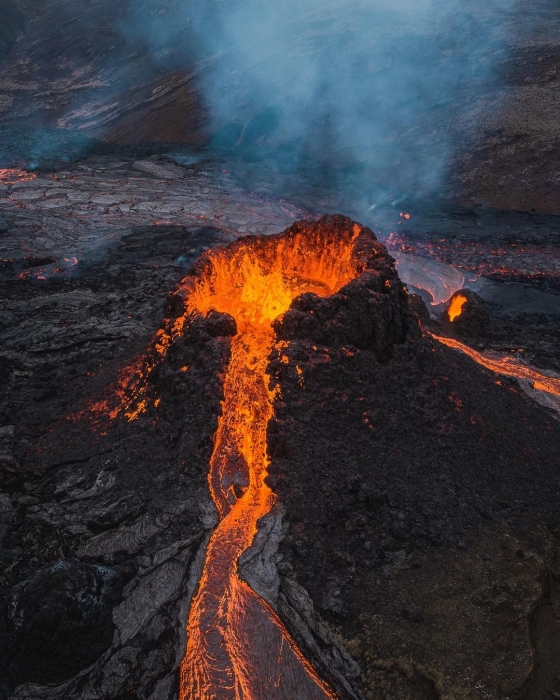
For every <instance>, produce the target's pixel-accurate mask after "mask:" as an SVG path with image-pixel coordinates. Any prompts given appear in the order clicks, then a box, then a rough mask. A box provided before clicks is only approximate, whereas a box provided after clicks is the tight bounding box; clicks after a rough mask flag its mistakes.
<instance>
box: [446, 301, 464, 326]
mask: <svg viewBox="0 0 560 700" xmlns="http://www.w3.org/2000/svg"><path fill="white" fill-rule="evenodd" d="M467 301H468V299H467V297H466V296H465V295H464V294H456V295H455V296H454V297H453V298H452V299H451V303H450V304H449V308H448V309H447V315H448V316H449V320H450V321H454V320H455V319H456V318H458V317H459V316H460V315H461V314H462V313H463V306H464V305H465V304H466V303H467Z"/></svg>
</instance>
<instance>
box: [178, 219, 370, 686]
mask: <svg viewBox="0 0 560 700" xmlns="http://www.w3.org/2000/svg"><path fill="white" fill-rule="evenodd" d="M360 234H361V227H360V226H358V225H357V224H356V225H354V226H353V228H351V229H347V230H345V231H343V235H341V236H339V237H334V236H332V234H331V235H330V236H329V235H326V236H321V235H320V234H319V235H318V236H317V235H316V236H315V237H310V238H308V237H307V236H306V232H305V231H302V232H301V233H299V234H298V233H296V234H295V235H291V236H287V237H271V238H269V239H267V240H265V241H262V245H260V246H255V245H253V246H251V245H250V244H249V243H250V242H249V241H247V242H245V241H242V242H240V243H239V244H238V245H237V246H236V247H235V248H233V249H229V250H225V251H216V252H215V253H212V254H209V255H208V256H207V258H206V260H205V261H204V263H203V273H202V275H201V277H200V278H199V279H197V280H196V282H195V283H194V284H186V285H185V287H186V289H187V295H188V296H187V298H186V305H187V310H188V313H190V314H196V313H202V314H207V313H208V312H210V311H218V312H225V313H228V314H230V315H231V316H232V317H233V318H234V319H235V322H236V324H237V331H238V333H237V335H236V336H235V338H234V340H233V343H232V347H231V360H230V364H229V368H228V372H227V376H226V378H225V386H224V395H225V399H224V402H223V413H222V417H221V419H220V423H219V428H218V432H217V434H216V437H215V443H214V452H213V455H212V459H211V463H210V474H209V484H210V490H211V493H212V498H213V500H214V503H215V504H216V507H217V509H218V514H219V517H220V523H219V525H218V527H217V529H216V531H215V532H214V534H213V536H212V538H211V540H210V543H209V545H208V549H207V552H206V562H205V566H204V570H203V573H202V578H201V581H200V585H199V590H198V593H197V595H196V597H195V599H194V601H193V604H192V608H191V612H190V616H189V621H188V630H187V633H188V644H187V650H186V655H185V659H184V661H183V664H182V666H181V693H180V697H181V698H182V699H184V700H187V699H191V698H192V699H193V700H194V699H195V698H197V699H201V700H202V699H206V698H208V700H209V699H210V698H219V699H220V700H221V699H222V698H223V699H224V700H225V699H226V698H246V699H247V700H249V699H254V700H257V699H259V698H264V697H267V698H270V699H271V700H272V699H273V698H288V697H296V694H299V695H298V697H303V696H305V697H306V698H310V700H311V699H313V698H317V699H318V698H334V697H335V696H334V694H333V693H332V692H331V691H330V690H329V689H328V688H327V687H326V686H325V685H324V683H323V682H322V681H321V680H320V679H319V678H318V677H317V675H316V674H315V672H314V671H313V669H312V668H311V667H310V666H309V664H308V663H307V662H306V661H305V660H304V658H303V657H302V655H301V653H300V652H299V651H298V649H297V648H296V647H295V645H294V642H293V641H292V640H291V638H290V636H289V635H288V633H287V632H286V631H285V629H284V628H283V625H282V623H281V622H280V620H279V618H278V617H277V615H276V614H275V613H274V611H273V610H272V609H271V608H270V606H268V605H267V604H266V603H265V602H264V601H263V600H261V599H260V598H259V597H258V596H257V595H256V594H255V593H254V592H253V591H252V590H251V588H250V587H249V586H248V585H247V584H246V583H245V582H243V581H241V580H240V578H239V576H238V572H237V561H238V559H239V557H240V555H241V554H242V553H243V552H244V551H245V549H247V547H249V546H250V545H251V542H252V540H253V538H254V536H255V534H256V532H257V527H258V520H259V518H261V517H262V516H263V515H265V514H266V513H268V512H269V511H270V509H271V507H272V505H273V503H274V500H275V497H274V494H273V492H272V491H271V489H270V488H269V487H268V486H267V485H266V483H265V478H266V475H267V465H268V457H267V448H266V444H267V441H266V432H267V425H268V421H269V419H270V418H271V417H272V414H273V400H274V392H273V391H271V390H270V388H269V380H270V378H269V376H268V374H267V364H268V356H269V354H270V352H271V350H272V348H273V345H274V343H275V334H274V330H273V328H272V322H273V321H274V320H275V319H277V318H278V317H279V316H280V315H281V314H282V313H284V312H285V311H287V310H288V308H289V306H290V304H291V302H292V301H293V300H294V299H295V297H297V296H299V295H300V294H303V293H309V292H312V293H315V294H317V295H319V296H328V295H331V294H333V293H335V292H337V291H338V290H339V289H340V288H341V287H343V286H344V285H345V284H346V283H348V282H350V280H352V279H353V278H354V277H356V276H357V274H358V270H357V267H358V265H357V260H356V258H355V255H354V249H355V245H356V242H357V240H358V238H359V237H360Z"/></svg>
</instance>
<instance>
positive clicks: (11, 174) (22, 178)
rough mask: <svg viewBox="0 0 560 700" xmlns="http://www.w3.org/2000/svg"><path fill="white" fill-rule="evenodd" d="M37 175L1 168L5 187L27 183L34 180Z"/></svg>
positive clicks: (0, 179) (0, 176)
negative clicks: (17, 183)
mask: <svg viewBox="0 0 560 700" xmlns="http://www.w3.org/2000/svg"><path fill="white" fill-rule="evenodd" d="M36 177H37V175H34V174H33V173H28V172H27V171H26V170H20V169H19V168H0V182H2V183H4V185H15V184H16V182H27V181H29V180H34V179H35V178H36Z"/></svg>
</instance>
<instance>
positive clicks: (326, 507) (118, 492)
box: [0, 166, 560, 700]
mask: <svg viewBox="0 0 560 700" xmlns="http://www.w3.org/2000/svg"><path fill="white" fill-rule="evenodd" d="M121 167H122V166H121ZM261 201H262V200H261ZM234 206H236V205H234ZM252 206H255V205H254V204H253V205H252ZM267 209H268V207H266V206H265V211H266V210H267ZM226 214H227V209H226ZM123 221H124V219H123ZM355 226H358V229H360V230H361V225H359V224H355V223H354V222H352V221H350V220H348V219H345V218H344V217H331V218H326V219H321V220H320V221H318V222H316V223H305V222H304V223H302V224H296V225H295V226H294V227H293V230H294V231H302V232H303V235H307V236H308V237H309V238H310V240H313V241H314V245H317V246H319V245H320V241H321V235H323V234H321V231H323V232H330V233H329V235H331V236H335V237H336V235H338V232H343V231H345V230H350V231H353V230H354V229H353V227H355ZM298 227H299V228H298ZM306 232H308V233H306ZM313 232H315V233H313ZM368 235H370V234H368ZM371 235H373V234H371ZM231 238H232V235H231V232H230V230H229V227H228V228H226V229H223V228H220V227H219V226H209V225H207V224H206V222H205V225H203V226H200V225H197V226H188V225H186V226H182V227H179V226H177V225H173V224H166V225H164V226H162V225H160V224H152V225H151V226H150V225H148V224H146V225H145V226H143V227H142V226H140V225H139V223H138V222H136V221H135V222H134V227H133V228H132V230H130V229H129V230H126V229H125V230H123V229H121V230H120V231H119V233H118V234H116V235H115V236H114V237H112V238H111V241H110V244H109V245H108V247H107V248H106V249H104V250H102V251H96V252H94V253H91V252H87V251H86V254H85V255H84V256H83V259H82V260H80V262H79V263H78V264H77V265H76V266H75V267H76V269H75V270H74V269H73V270H69V271H67V270H64V271H63V272H62V273H61V274H57V273H55V272H53V271H50V272H49V274H47V275H45V277H46V279H41V278H40V277H39V278H38V277H37V276H34V275H21V270H20V269H19V268H18V269H15V268H14V267H13V263H11V265H12V267H11V268H10V269H7V268H6V270H7V272H6V274H5V278H4V280H2V281H1V282H0V284H1V285H2V291H3V296H4V299H5V300H6V303H5V307H4V309H3V311H2V313H3V314H4V316H3V323H4V326H3V330H2V341H3V345H4V347H3V350H2V359H3V364H2V376H3V378H4V381H3V394H2V404H1V406H2V425H3V426H4V427H3V428H1V433H0V437H1V440H2V443H1V445H2V460H1V462H0V465H1V467H0V468H1V476H2V489H1V490H2V501H1V510H2V516H1V530H0V533H1V534H0V536H1V538H2V541H1V549H0V555H1V557H2V561H3V563H4V564H5V566H4V567H3V569H2V573H1V575H0V576H1V578H0V582H1V589H0V592H1V596H2V606H3V610H4V613H3V615H2V617H1V618H0V651H1V653H0V659H1V662H0V663H1V667H0V671H1V673H0V676H1V678H2V685H1V686H0V688H1V692H2V693H3V696H4V697H6V698H11V697H13V698H76V699H77V698H99V699H100V700H101V698H115V700H116V699H117V698H136V697H137V698H166V699H167V700H171V698H175V697H177V694H178V682H179V673H178V668H179V665H180V664H181V662H182V660H183V657H184V654H185V644H186V638H185V626H186V622H187V618H188V613H189V607H190V601H191V600H192V598H193V595H194V594H195V592H196V590H197V585H198V581H199V578H200V575H201V571H202V567H203V563H204V555H205V551H206V546H207V544H208V542H209V539H210V537H211V535H212V532H214V529H215V527H216V524H217V514H216V510H215V506H214V505H213V503H212V498H211V495H210V492H209V489H208V481H207V477H208V465H209V463H210V460H211V457H212V453H213V449H214V447H213V446H214V439H215V435H216V431H217V429H218V425H219V420H220V415H222V414H223V410H224V409H223V407H222V406H221V402H222V401H223V400H224V379H225V377H226V374H227V371H228V366H229V363H230V361H231V348H232V340H233V338H234V337H235V335H236V332H237V326H236V324H235V323H234V322H233V320H232V319H231V317H230V316H227V315H224V314H220V313H214V312H211V313H210V314H209V315H208V316H207V317H206V318H205V317H204V316H197V317H196V318H193V319H192V321H191V322H189V324H188V328H187V329H186V330H185V331H184V332H183V331H181V332H180V333H175V334H174V335H173V333H171V334H170V329H173V328H178V326H177V325H176V321H175V320H174V319H177V318H179V317H180V315H181V313H182V311H181V309H182V308H183V307H182V305H183V303H184V297H183V296H182V294H181V291H180V290H181V289H182V286H183V285H182V284H181V285H179V282H180V280H181V279H183V278H184V279H187V280H188V279H190V278H191V277H192V275H197V274H200V273H199V272H197V270H200V263H197V264H196V265H195V266H194V267H192V268H191V269H190V271H188V272H187V277H186V278H185V271H186V270H187V268H188V265H189V262H190V261H192V260H195V259H196V258H197V257H198V256H199V255H200V253H201V252H202V251H203V250H205V249H208V248H210V249H211V248H212V247H213V246H217V248H216V251H219V250H223V246H224V245H225V244H227V243H228V240H231ZM8 240H9V239H8ZM63 240H64V239H63ZM244 241H247V243H244ZM258 241H259V239H258V238H252V239H251V238H248V239H242V240H239V241H238V242H237V243H235V244H234V245H235V246H244V245H246V246H247V248H248V250H251V249H252V248H251V246H253V247H255V250H257V249H258ZM64 245H66V244H63V246H61V247H60V248H59V249H58V251H55V254H54V255H53V256H52V257H53V259H59V258H60V257H61V254H62V253H63V252H64V251H65V250H66V249H65V248H64ZM375 245H376V246H378V250H379V254H378V260H377V262H375V264H374V265H373V270H374V277H372V280H378V281H371V282H365V281H364V280H363V279H362V278H361V277H359V278H358V279H356V280H355V281H354V282H351V283H350V284H349V285H347V286H345V287H344V288H343V290H340V291H339V292H338V293H335V294H334V295H331V296H328V297H327V298H321V297H320V296H316V295H315V294H303V295H301V296H299V297H298V298H297V299H296V300H295V301H294V302H293V303H292V304H291V306H290V309H289V310H288V311H287V312H286V313H285V314H284V315H282V316H281V317H280V318H279V319H277V320H276V321H274V323H273V330H274V334H275V338H276V344H275V347H274V348H273V349H272V351H271V353H270V356H269V363H268V368H267V373H268V375H269V376H270V382H271V383H270V387H271V390H272V391H273V394H274V401H273V417H272V419H271V420H270V422H269V424H268V429H267V453H268V457H269V460H270V463H269V465H268V473H269V476H268V478H267V479H266V483H267V484H268V486H269V487H270V488H271V489H272V491H273V492H274V493H275V494H276V495H277V501H276V502H275V505H274V507H273V508H272V510H271V511H270V513H269V514H268V515H265V517H264V518H262V519H261V521H260V523H259V531H258V534H257V536H256V539H255V540H254V543H253V545H252V547H251V548H250V549H249V550H247V552H245V553H244V555H243V556H242V557H241V559H240V561H239V566H238V568H239V575H240V577H241V579H242V580H243V581H245V582H247V583H248V584H249V586H250V587H251V588H252V589H253V590H254V591H256V592H257V594H258V596H260V597H261V598H262V599H263V600H264V601H266V602H267V604H268V605H270V606H271V607H272V609H273V610H275V611H276V614H277V615H278V616H279V619H280V620H281V623H282V625H283V626H284V627H285V629H286V630H287V633H288V634H289V635H290V636H291V638H292V639H293V640H294V643H295V644H296V645H297V648H298V649H299V650H300V652H301V653H302V654H303V655H304V656H305V657H306V659H307V662H310V663H311V664H312V666H313V667H314V669H315V672H316V673H317V674H319V677H320V678H322V679H323V681H325V682H326V683H328V684H329V686H330V687H331V688H332V692H334V693H335V694H339V695H340V697H342V698H346V697H348V698H351V697H352V698H362V697H366V698H368V699H369V698H377V697H384V698H386V697H394V698H403V700H404V699H405V698H418V699H420V698H432V697H434V698H435V697H448V698H449V697H456V698H461V697H473V698H475V697H491V698H497V697H500V698H501V697H504V698H505V697H511V698H541V697H543V698H544V697H548V696H549V694H550V693H551V692H556V687H557V685H558V677H557V668H558V658H559V657H558V650H559V645H560V629H559V626H558V622H557V615H558V605H559V599H560V598H559V596H560V590H559V587H558V580H559V579H558V576H559V573H560V572H559V569H558V536H559V526H560V523H559V521H558V508H557V496H558V492H559V486H560V484H559V480H560V474H559V472H558V463H559V459H560V431H559V430H558V413H557V412H556V411H555V410H553V406H552V405H549V406H548V407H546V406H542V405H540V404H539V403H538V402H537V401H535V400H534V398H535V397H534V396H533V394H537V393H542V392H535V391H533V394H531V390H530V389H529V390H527V387H526V386H524V385H523V386H522V385H520V384H519V383H517V382H516V381H515V380H514V379H512V378H508V377H504V376H501V375H497V374H496V373H494V372H491V371H489V370H487V369H485V368H484V367H481V366H480V365H478V364H476V363H475V362H473V361H472V360H471V359H469V358H468V357H466V356H465V355H464V354H462V353H459V352H457V351H456V350H453V349H451V348H448V347H445V346H444V345H442V344H441V343H439V342H437V340H435V339H433V338H432V337H431V336H430V334H431V333H433V334H435V335H441V336H448V337H452V338H457V339H458V340H461V341H462V342H464V343H467V344H468V345H469V346H470V347H473V348H478V349H479V350H484V349H487V350H491V349H492V348H494V349H496V350H499V351H501V352H504V350H506V347H507V345H508V342H509V347H510V348H511V349H513V348H517V346H518V345H519V341H520V339H523V338H525V339H529V338H531V339H533V340H534V338H533V335H534V333H535V331H536V330H537V329H538V332H540V333H541V341H542V345H541V346H538V343H536V341H534V342H535V344H534V346H531V345H530V344H529V343H527V344H526V347H527V351H526V355H528V356H529V357H530V359H531V361H532V362H533V363H534V364H535V366H537V367H539V369H540V370H543V371H545V372H546V371H549V373H550V371H552V373H551V374H550V376H554V372H553V370H554V369H555V368H556V367H557V366H558V363H559V362H560V357H559V356H558V353H557V349H558V345H557V343H556V342H555V341H554V337H555V332H556V331H557V324H556V323H555V320H554V316H552V317H548V316H546V314H539V315H531V314H527V313H526V312H524V313H521V314H517V315H515V313H513V312H511V311H510V313H509V315H508V313H507V310H506V312H504V311H503V310H502V311H501V312H500V311H499V310H497V307H496V306H495V305H494V306H493V305H492V304H487V303H485V302H484V301H483V300H482V299H481V298H480V297H479V296H478V295H476V294H474V293H472V292H470V291H469V290H467V291H466V292H465V295H466V298H468V301H467V303H466V305H465V306H464V307H463V308H464V310H463V311H462V313H461V315H460V316H459V317H458V318H457V319H455V320H454V321H453V323H451V322H450V321H449V320H448V318H447V317H446V315H445V313H443V315H441V314H440V316H439V320H438V318H430V316H429V314H428V311H427V309H426V307H425V305H424V302H422V300H421V299H420V297H418V296H416V295H410V294H407V293H406V291H405V288H404V287H403V285H402V282H401V281H400V280H399V278H398V276H397V273H396V271H395V269H394V267H393V264H392V259H391V258H390V257H389V256H388V254H387V253H386V252H385V249H384V248H383V246H381V245H380V244H377V243H376V244H375ZM59 253H60V255H59ZM210 254H211V255H215V253H213V252H212V251H210ZM207 255H208V254H207ZM202 259H204V256H203V258H202ZM368 279H369V278H368ZM371 285H373V286H371ZM549 296H550V297H553V295H552V294H551V295H549ZM216 311H223V309H217V310H216ZM158 328H159V329H160V330H159V331H158ZM165 338H169V341H168V340H165ZM547 342H548V343H549V344H548V345H547ZM537 347H541V354H539V353H538V351H536V348H537ZM158 348H160V349H158ZM161 348H165V353H163V354H164V355H165V357H164V359H161V360H160V359H157V358H161V357H162V352H161ZM547 348H548V349H547ZM153 358H156V360H154V359H153ZM236 473H237V472H236ZM234 477H235V478H234V479H233V482H232V486H231V489H232V491H231V494H232V495H231V498H233V499H234V500H235V499H239V498H242V497H243V494H244V492H245V489H246V482H244V481H243V470H241V472H239V473H237V476H235V474H234ZM39 601H40V604H39ZM187 697H188V696H187Z"/></svg>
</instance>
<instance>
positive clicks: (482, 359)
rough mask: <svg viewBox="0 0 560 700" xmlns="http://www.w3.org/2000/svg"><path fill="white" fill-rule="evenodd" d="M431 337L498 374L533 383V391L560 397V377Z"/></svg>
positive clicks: (508, 357) (449, 339) (514, 360)
mask: <svg viewBox="0 0 560 700" xmlns="http://www.w3.org/2000/svg"><path fill="white" fill-rule="evenodd" d="M431 335H432V338H434V339H435V340H438V341H439V342H440V343H442V344H443V345H447V347H450V348H454V349H455V350H460V351H461V352H463V353H465V355H468V356H469V357H470V358H471V359H473V360H474V361H475V362H478V364H479V365H482V366H483V367H486V368H487V369H490V370H492V371H493V372H496V373H497V374H503V375H504V376H506V377H515V379H521V380H528V381H530V382H531V383H532V385H533V389H535V390H537V391H543V392H545V393H547V394H552V395H553V396H557V397H560V377H553V376H550V375H548V374H543V373H542V372H539V371H538V370H536V369H533V368H532V367H529V366H528V365H526V364H525V363H523V362H521V360H518V359H517V358H515V357H510V356H509V355H499V354H498V353H482V352H478V351H477V350H473V348H470V347H469V346H468V345H465V344H464V343H461V342H459V341H458V340H455V339H453V338H444V337H442V336H439V335H435V334H434V333H432V334H431Z"/></svg>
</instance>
